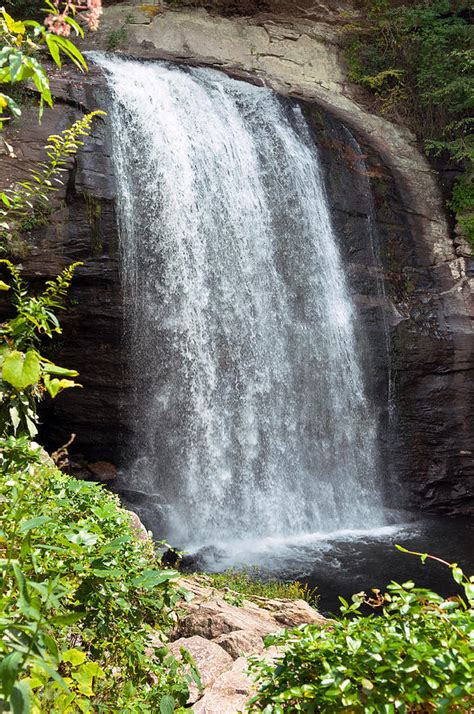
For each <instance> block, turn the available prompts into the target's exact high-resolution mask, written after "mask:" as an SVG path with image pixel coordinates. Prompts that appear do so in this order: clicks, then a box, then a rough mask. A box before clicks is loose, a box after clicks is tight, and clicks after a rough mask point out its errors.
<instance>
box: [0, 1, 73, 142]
mask: <svg viewBox="0 0 474 714" xmlns="http://www.w3.org/2000/svg"><path fill="white" fill-rule="evenodd" d="M46 4H47V5H48V12H50V13H51V14H52V15H59V10H58V8H56V7H55V6H54V5H53V4H52V3H50V2H48V0H46ZM63 21H64V22H65V23H67V25H69V26H70V27H72V28H73V29H74V31H75V33H76V34H77V35H78V36H81V37H83V36H84V31H83V30H82V27H81V26H80V25H79V24H78V23H77V22H76V20H74V18H72V17H68V16H65V17H64V18H63ZM0 41H1V49H0V84H6V85H11V84H15V83H17V82H25V81H26V80H31V81H32V82H33V83H34V85H35V87H36V89H37V91H38V94H39V98H40V116H41V113H42V111H43V106H44V104H45V103H46V104H47V105H48V106H52V103H53V101H52V97H51V90H50V85H49V79H48V76H47V74H46V71H45V69H44V67H43V65H42V64H41V63H40V62H39V60H38V59H37V57H36V55H37V54H38V52H39V51H40V50H41V49H46V50H47V51H48V53H49V55H50V56H51V58H52V59H53V61H54V62H55V64H56V65H57V66H58V67H61V65H62V59H63V57H68V58H69V59H70V60H71V61H72V62H73V63H74V64H75V65H76V67H78V68H79V69H80V70H86V69H87V64H86V61H85V59H84V57H83V56H82V54H81V52H79V50H78V49H77V47H76V46H75V45H74V43H73V42H71V41H70V40H68V39H67V37H61V36H59V35H56V34H54V33H53V32H49V31H48V30H47V29H46V27H45V26H44V25H43V24H41V23H39V22H37V21H36V20H24V21H21V20H15V19H14V18H13V17H12V16H11V15H10V14H9V13H8V12H7V11H6V10H5V8H0ZM5 109H8V110H9V111H10V113H11V114H12V115H13V116H19V115H20V114H21V110H20V107H19V106H18V104H17V103H16V102H15V100H14V99H13V98H12V97H11V96H9V95H7V94H5V93H2V92H0V128H1V127H2V125H3V123H4V122H5V120H6V119H8V116H6V115H5V114H3V111H4V110H5Z"/></svg>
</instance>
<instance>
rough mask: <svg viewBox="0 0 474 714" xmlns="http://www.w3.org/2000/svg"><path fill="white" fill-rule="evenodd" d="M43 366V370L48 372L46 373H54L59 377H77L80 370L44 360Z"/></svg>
mask: <svg viewBox="0 0 474 714" xmlns="http://www.w3.org/2000/svg"><path fill="white" fill-rule="evenodd" d="M42 367H43V372H46V374H54V375H56V376H57V377H77V376H78V375H79V372H78V371H77V370H75V369H66V368H65V367H59V366H58V365H57V364H52V363H51V362H43V364H42Z"/></svg>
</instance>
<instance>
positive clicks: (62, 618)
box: [50, 612, 87, 625]
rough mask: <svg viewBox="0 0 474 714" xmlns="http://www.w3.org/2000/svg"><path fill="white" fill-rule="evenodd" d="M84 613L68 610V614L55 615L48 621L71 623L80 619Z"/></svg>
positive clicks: (55, 623)
mask: <svg viewBox="0 0 474 714" xmlns="http://www.w3.org/2000/svg"><path fill="white" fill-rule="evenodd" d="M86 614H87V613H86V612H70V613H69V614H68V615H56V616H55V617H52V618H51V620H50V622H51V623H52V624H53V625H73V624H74V623H75V622H78V621H79V620H82V619H83V618H84V617H85V616H86Z"/></svg>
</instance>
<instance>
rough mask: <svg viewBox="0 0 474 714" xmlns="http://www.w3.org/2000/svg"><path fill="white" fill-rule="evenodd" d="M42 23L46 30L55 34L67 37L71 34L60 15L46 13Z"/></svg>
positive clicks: (69, 28)
mask: <svg viewBox="0 0 474 714" xmlns="http://www.w3.org/2000/svg"><path fill="white" fill-rule="evenodd" d="M44 24H45V25H46V27H47V28H48V30H49V31H50V32H52V33H53V34H55V35H60V36H62V37H69V35H70V34H71V27H70V25H68V24H67V22H64V19H63V16H62V15H48V16H47V17H46V19H45V21H44Z"/></svg>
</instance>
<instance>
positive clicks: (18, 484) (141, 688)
mask: <svg viewBox="0 0 474 714" xmlns="http://www.w3.org/2000/svg"><path fill="white" fill-rule="evenodd" d="M0 503H1V510H0V528H1V533H0V548H1V556H2V559H1V565H2V569H1V599H0V634H1V642H0V654H1V656H2V661H1V662H0V697H1V698H2V699H3V700H4V705H3V708H2V711H13V712H20V711H21V712H28V711H30V710H31V711H32V712H34V713H38V714H40V713H41V712H71V713H72V712H112V711H113V712H117V713H121V712H123V714H135V713H136V714H148V713H149V714H151V713H152V712H153V713H154V712H159V711H160V707H161V711H174V710H175V709H178V710H179V711H183V710H182V709H181V707H182V706H183V705H184V704H185V702H186V700H187V697H188V685H189V681H190V677H191V676H193V678H195V679H196V680H197V681H198V682H199V677H198V675H197V672H196V671H195V667H194V664H193V662H192V660H191V659H190V657H189V655H186V654H185V657H184V659H185V661H187V662H188V665H189V668H190V671H191V674H190V675H184V674H183V670H182V665H181V664H179V663H178V662H177V661H176V659H174V658H173V657H172V656H171V655H170V654H169V652H168V651H167V650H166V648H165V647H164V646H162V645H161V644H158V645H157V644H155V645H154V644H153V642H152V641H151V640H150V637H151V635H152V634H155V635H156V634H158V636H159V639H160V641H161V642H165V641H166V633H167V631H168V630H169V629H170V627H171V626H172V625H173V623H174V614H173V613H174V608H175V606H176V604H177V602H178V600H180V599H182V597H183V595H184V593H183V592H181V591H180V589H179V588H178V587H177V586H176V579H177V578H178V573H177V572H176V571H173V570H163V569H162V568H160V567H159V563H158V561H157V559H156V556H155V552H154V548H153V546H152V544H151V543H150V542H148V541H145V542H144V541H139V540H137V538H136V536H134V534H133V530H132V527H131V523H130V518H129V515H128V514H127V512H126V511H124V510H123V509H121V508H120V506H119V503H118V500H117V498H116V497H115V496H112V495H111V494H110V493H108V492H106V491H105V490H103V489H102V488H101V486H99V485H97V484H92V483H87V482H81V481H76V480H75V479H72V478H70V477H68V476H66V475H65V474H63V473H61V472H60V471H59V470H58V469H56V467H55V466H54V464H52V462H50V461H49V459H48V457H46V455H45V454H44V452H42V451H41V449H40V448H39V447H37V446H34V445H31V444H29V443H28V440H27V439H26V438H21V439H14V438H11V437H10V438H8V439H1V440H0Z"/></svg>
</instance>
